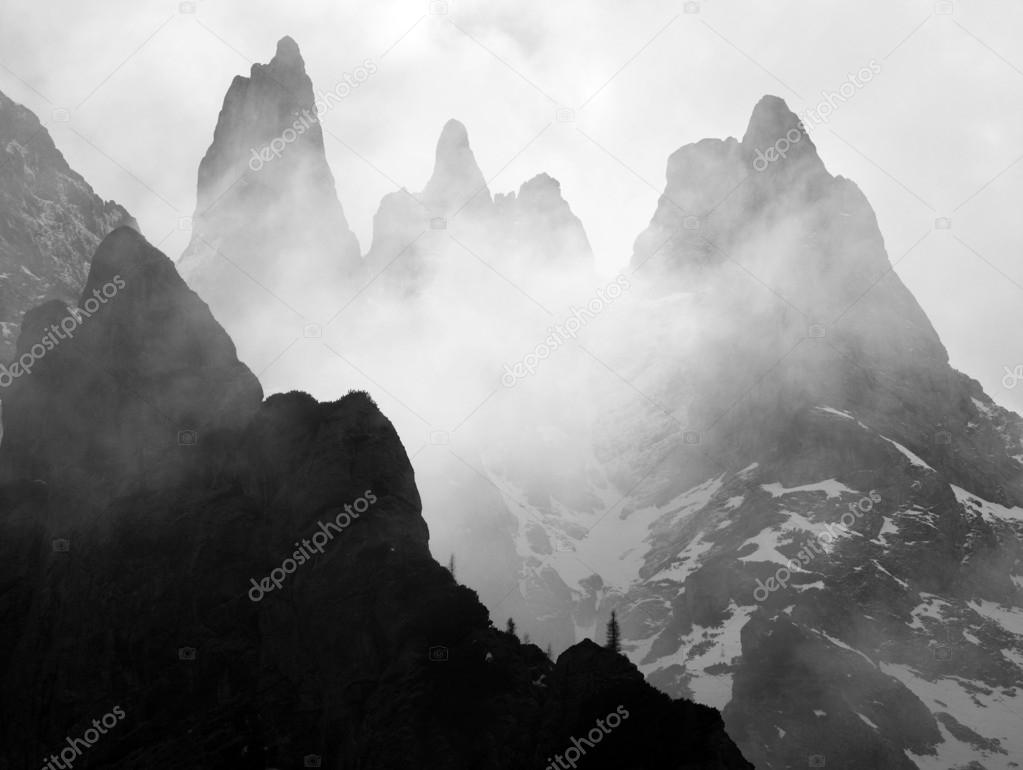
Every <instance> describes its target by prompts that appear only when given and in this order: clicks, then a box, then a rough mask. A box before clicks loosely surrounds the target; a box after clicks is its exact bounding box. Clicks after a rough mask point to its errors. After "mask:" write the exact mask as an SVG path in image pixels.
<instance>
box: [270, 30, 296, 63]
mask: <svg viewBox="0 0 1023 770" xmlns="http://www.w3.org/2000/svg"><path fill="white" fill-rule="evenodd" d="M274 62H279V63H280V64H281V65H284V66H295V65H298V66H299V67H303V68H304V67H305V62H304V61H302V52H301V51H299V50H298V43H296V42H295V40H294V38H291V37H289V36H288V35H285V36H284V37H282V38H281V39H280V40H278V41H277V52H276V53H275V54H274V58H273V59H272V60H271V62H270V63H271V64H273V63H274Z"/></svg>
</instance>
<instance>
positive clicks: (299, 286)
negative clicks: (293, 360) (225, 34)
mask: <svg viewBox="0 0 1023 770" xmlns="http://www.w3.org/2000/svg"><path fill="white" fill-rule="evenodd" d="M330 106H331V105H330V104H329V103H328V102H325V101H324V100H322V99H318V98H317V97H316V96H315V95H314V93H313V86H312V81H311V80H310V79H309V76H308V75H307V74H306V72H305V63H304V62H303V60H302V55H301V53H300V52H299V50H298V46H297V45H296V44H295V41H294V40H292V39H291V38H289V37H285V38H282V39H281V40H280V42H279V43H278V44H277V52H276V54H275V55H274V57H273V59H271V60H270V63H269V64H254V65H252V70H251V73H250V75H249V77H247V78H246V77H241V76H238V77H235V79H234V80H233V81H232V82H231V86H230V88H229V89H228V91H227V95H226V96H225V97H224V105H223V107H222V108H221V111H220V115H219V117H218V119H217V126H216V129H215V130H214V133H213V143H212V144H211V145H210V147H209V149H208V150H207V151H206V155H205V156H204V157H203V159H202V162H201V163H200V164H199V182H198V194H197V198H196V210H195V216H194V218H193V221H192V228H193V229H192V239H191V242H190V243H189V245H188V248H187V249H186V250H185V252H184V254H183V255H182V257H181V260H180V262H179V265H178V266H179V269H180V270H181V273H182V275H183V276H184V277H185V279H186V280H187V281H188V283H189V285H190V286H191V287H192V288H193V289H195V290H196V291H198V292H199V293H200V295H201V296H202V297H203V299H204V300H206V301H207V302H208V303H209V304H210V308H211V309H212V310H213V314H214V316H215V317H216V318H217V320H218V321H220V322H221V323H223V324H224V326H225V328H226V329H227V330H228V332H229V333H231V335H232V336H233V337H234V338H235V339H236V340H237V342H238V345H239V351H240V354H241V358H242V360H243V361H246V362H247V363H249V364H251V365H252V366H254V367H256V368H262V366H263V365H265V364H267V363H268V362H269V360H270V359H272V358H273V357H274V356H276V355H277V354H278V353H279V352H280V350H281V349H283V348H284V346H285V345H286V344H287V342H288V341H290V340H292V339H294V338H295V337H298V336H301V335H302V334H303V329H304V327H305V326H306V325H307V324H310V323H315V324H323V323H325V322H326V321H328V320H329V319H330V317H331V316H332V315H333V314H334V313H335V312H337V310H338V309H339V308H340V307H341V306H342V305H343V303H344V299H345V297H346V296H349V295H350V294H351V293H352V292H353V291H354V290H355V289H357V288H359V287H361V286H362V284H363V283H364V279H363V277H362V271H361V258H360V252H359V245H358V242H357V241H356V238H355V235H354V234H353V233H352V231H351V230H350V229H349V227H348V223H347V221H346V220H345V215H344V212H343V211H342V208H341V204H340V203H339V202H338V199H337V193H336V190H335V188H334V177H333V174H332V173H331V171H330V168H329V167H328V166H327V160H326V155H325V154H324V148H323V130H322V127H321V125H320V122H319V116H320V114H321V113H322V112H323V111H325V110H327V109H329V107H330ZM318 110H319V112H318Z"/></svg>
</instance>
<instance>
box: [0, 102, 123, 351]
mask: <svg viewBox="0 0 1023 770" xmlns="http://www.w3.org/2000/svg"><path fill="white" fill-rule="evenodd" d="M120 225H130V226H132V227H136V225H135V220H134V219H132V217H131V216H130V215H129V214H128V212H127V211H125V210H124V209H123V208H121V207H120V206H118V205H117V204H116V203H114V202H113V201H104V200H103V199H102V198H100V197H99V196H97V195H96V194H95V193H94V192H93V190H92V188H91V187H90V186H89V185H88V183H87V182H86V181H85V180H84V179H82V177H81V176H79V175H78V174H77V173H75V172H74V171H72V170H71V168H69V167H68V164H67V162H66V161H65V160H64V156H63V155H61V154H60V151H59V150H58V149H57V148H56V147H55V146H54V144H53V140H52V139H51V138H50V134H49V132H48V131H47V130H46V129H45V128H44V127H43V125H42V124H41V123H40V122H39V119H38V118H37V117H36V116H35V115H34V114H33V113H32V112H31V111H29V110H27V109H26V108H24V107H22V106H21V105H20V104H17V103H15V102H13V101H11V100H10V99H9V98H7V97H6V96H5V95H4V94H2V93H0V361H6V360H8V359H9V358H10V357H11V355H12V354H13V353H14V343H15V340H16V338H17V333H18V325H19V324H20V323H21V317H22V314H23V313H24V312H25V311H26V310H28V309H29V308H31V307H33V306H35V305H37V304H39V303H40V302H43V301H44V300H48V299H59V300H63V301H65V302H71V301H73V300H74V299H76V298H77V296H78V294H79V293H80V292H81V291H82V286H83V285H84V283H85V277H86V275H87V274H88V271H89V259H90V258H91V257H92V254H93V252H94V251H95V250H96V246H97V245H99V242H100V240H102V239H103V237H104V236H105V235H106V234H107V233H109V232H110V231H111V230H113V229H114V228H115V227H118V226H120Z"/></svg>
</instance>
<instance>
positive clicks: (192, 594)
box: [0, 229, 750, 770]
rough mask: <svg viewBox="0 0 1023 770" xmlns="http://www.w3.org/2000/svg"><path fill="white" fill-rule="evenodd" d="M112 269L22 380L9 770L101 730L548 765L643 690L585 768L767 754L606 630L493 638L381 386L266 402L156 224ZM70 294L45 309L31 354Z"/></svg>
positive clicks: (205, 762) (122, 753)
mask: <svg viewBox="0 0 1023 770" xmlns="http://www.w3.org/2000/svg"><path fill="white" fill-rule="evenodd" d="M122 283H123V286H122V285H120V284H122ZM110 284H113V285H114V286H115V287H117V291H116V292H115V293H114V294H113V296H110V297H106V300H107V301H106V302H105V303H100V307H99V308H96V309H95V312H92V311H89V312H90V313H91V316H90V317H89V318H86V319H83V320H82V322H81V324H80V326H79V327H78V329H77V331H76V332H75V334H74V336H73V337H72V338H71V339H67V340H63V341H60V342H59V344H57V345H55V346H53V347H52V348H51V349H48V350H47V351H45V354H44V355H43V356H42V357H40V358H39V360H38V361H37V362H36V363H35V364H34V365H33V366H32V371H31V372H30V373H29V374H25V375H23V376H22V377H20V378H18V379H17V381H16V382H15V383H14V384H13V385H11V393H10V396H9V398H10V404H9V405H8V417H10V416H11V415H12V414H13V419H11V421H10V425H9V432H8V435H7V436H6V437H5V439H4V443H3V456H2V461H3V464H4V466H5V469H6V480H5V482H4V483H3V484H0V692H2V693H3V697H2V698H0V746H2V750H0V770H21V768H24V767H36V766H38V765H39V764H41V763H45V762H46V761H47V759H46V758H47V757H49V756H50V755H51V754H55V755H58V756H59V755H60V752H61V751H63V750H65V749H67V750H69V751H70V749H69V744H68V739H69V738H70V739H80V738H81V737H82V736H86V739H87V741H88V742H89V743H92V744H93V745H92V746H91V747H89V748H87V749H85V750H84V754H85V755H87V761H88V763H89V765H90V766H97V767H99V766H102V767H108V768H125V770H127V768H138V767H152V768H161V770H175V769H177V768H180V769H181V770H196V768H210V769H211V770H213V769H214V768H265V767H281V768H297V767H302V766H304V765H305V766H309V765H307V764H306V762H305V759H304V758H305V757H307V756H310V755H314V756H319V757H320V758H321V765H320V766H322V767H325V768H337V769H340V768H349V767H360V768H366V769H367V770H376V769H379V770H403V769H405V768H407V769H408V770H413V768H416V769H419V768H437V769H438V770H441V769H443V770H449V769H450V770H461V769H463V768H464V769H466V770H468V769H469V768H473V769H474V770H475V769H490V768H494V769H495V770H496V769H501V770H513V769H514V770H520V769H521V768H524V767H535V768H538V769H539V768H542V767H546V766H547V765H548V764H549V762H550V760H549V759H548V758H547V757H548V756H552V755H554V754H565V753H566V752H567V750H568V749H569V748H570V747H571V746H572V745H573V744H572V742H571V741H572V738H573V737H585V736H583V735H582V733H581V731H583V730H589V729H591V728H593V727H596V721H595V720H596V719H597V718H599V717H603V716H605V715H606V714H605V713H604V711H603V710H604V709H605V708H607V709H609V710H614V709H616V708H618V707H619V706H621V707H622V708H623V709H624V710H627V711H629V713H630V715H631V716H629V717H628V719H626V720H625V721H624V722H623V723H622V724H621V725H619V726H617V727H614V728H612V729H610V730H609V733H608V735H607V736H606V737H604V738H601V741H605V740H606V744H605V743H601V741H596V742H595V744H594V746H593V747H592V748H589V749H587V758H586V762H585V763H580V764H579V766H580V767H593V768H603V767H621V766H623V765H622V762H623V760H624V759H625V758H628V765H627V766H629V767H636V768H650V770H653V769H654V768H658V769H659V768H665V767H679V766H682V767H690V766H691V767H713V768H743V769H745V768H748V767H750V766H749V765H748V764H747V763H746V762H744V761H743V760H742V758H741V756H740V755H739V754H738V751H737V750H736V748H735V747H734V745H733V744H732V743H731V742H730V741H729V740H728V738H727V736H726V735H725V734H724V731H723V728H722V723H721V719H720V716H719V715H718V714H717V713H716V712H714V711H712V710H710V709H704V708H702V707H696V706H693V705H692V704H690V703H682V702H671V701H670V699H669V698H667V697H666V696H664V695H660V694H658V693H656V692H655V691H654V690H653V689H652V688H650V687H649V686H647V685H645V684H644V683H643V681H642V677H641V676H640V675H639V674H638V672H636V670H635V669H634V668H633V667H632V666H631V664H629V663H628V662H627V661H625V659H624V658H620V657H619V656H617V655H615V654H613V653H611V652H609V651H607V650H602V649H600V648H597V647H596V646H595V645H593V644H587V645H583V646H581V647H580V648H578V649H576V650H572V651H570V652H569V653H566V655H563V656H562V660H561V661H560V662H559V663H558V665H557V666H555V665H554V664H553V663H552V662H551V661H549V660H548V659H547V657H546V656H545V655H544V654H543V653H542V652H541V651H540V650H539V649H538V648H537V647H535V646H532V645H524V644H522V643H521V642H519V640H518V639H516V638H514V637H512V636H511V635H509V634H505V633H501V632H498V631H496V630H495V629H494V628H493V627H492V626H491V624H490V621H489V619H488V617H487V613H486V610H485V609H484V607H483V606H482V605H481V604H480V603H479V601H478V599H477V597H476V595H475V593H474V592H472V591H470V590H469V589H467V588H465V587H462V586H458V585H457V584H456V583H455V582H454V579H453V578H452V576H451V575H450V573H449V572H448V571H447V570H446V569H444V568H442V567H441V566H440V565H438V564H437V563H436V562H435V561H434V560H433V558H432V557H431V556H430V553H429V549H428V532H427V528H426V524H425V523H424V521H423V519H422V517H421V505H420V499H419V494H418V491H417V489H416V485H415V479H414V476H413V471H412V467H411V465H410V463H409V460H408V457H407V455H406V453H405V450H404V448H403V447H402V445H401V443H400V441H399V440H398V437H397V434H396V433H395V431H394V428H393V426H392V425H391V423H390V422H389V421H388V420H387V419H386V418H385V417H384V416H383V415H382V414H381V413H380V411H379V409H378V408H377V407H376V405H375V404H374V403H373V401H372V400H371V399H370V398H369V396H368V395H366V394H364V393H349V394H348V395H346V396H345V397H344V398H341V399H340V400H338V401H335V402H331V403H318V402H317V401H315V400H314V399H313V398H312V397H310V396H308V395H306V394H304V393H294V392H293V393H288V394H283V395H274V396H272V397H270V398H269V399H267V400H266V401H265V402H263V403H262V404H260V391H259V386H258V384H257V383H256V380H255V378H254V377H253V376H252V374H251V373H250V372H249V371H248V370H247V369H246V368H245V367H244V366H243V365H241V364H239V363H238V362H237V360H236V358H235V356H234V350H233V346H232V345H231V342H230V340H229V338H228V337H227V335H226V334H225V333H224V332H223V330H222V329H221V328H220V327H219V326H218V325H217V323H216V322H215V321H214V320H213V318H212V317H211V315H210V313H209V310H208V309H207V308H206V306H205V305H204V304H203V303H202V302H201V301H200V300H199V299H198V298H197V297H196V296H195V294H193V293H192V292H191V291H190V290H189V289H188V288H187V287H185V286H184V284H183V282H182V281H181V279H180V278H179V277H178V276H177V273H176V272H175V270H174V267H173V265H172V264H171V263H170V261H169V260H167V258H166V257H164V256H163V255H162V254H160V253H159V252H157V251H156V250H155V249H153V248H152V247H151V246H149V245H148V244H147V243H146V242H145V241H144V240H143V239H142V238H141V237H140V236H138V235H137V234H135V233H134V232H131V231H128V230H124V229H122V230H117V231H115V232H114V233H112V234H111V235H110V236H109V237H108V238H107V239H106V240H105V241H104V242H103V244H102V245H101V247H100V249H99V251H98V252H97V254H96V257H95V258H94V260H93V265H92V271H91V273H90V277H89V280H88V282H87V287H86V289H87V292H88V293H89V294H93V291H94V290H95V291H98V292H99V296H105V295H104V289H105V288H106V287H107V286H108V285H110ZM95 297H96V295H93V298H94V299H95ZM97 302H98V300H97ZM82 304H83V307H84V308H85V309H86V310H88V308H89V307H90V305H91V303H88V302H87V299H86V298H85V297H83V303H82ZM67 312H69V311H68V310H67V308H66V307H65V306H63V305H62V304H61V303H50V304H48V305H45V306H43V307H41V308H38V309H37V310H35V311H33V312H32V313H31V314H29V317H28V322H27V323H26V327H25V335H29V336H27V337H26V339H25V340H24V341H23V342H22V343H21V348H22V349H23V350H28V351H31V350H32V345H33V344H34V342H33V340H35V339H41V338H42V335H43V334H45V333H46V331H47V330H50V331H52V329H50V325H51V324H59V323H60V320H61V319H62V318H63V317H65V314H66V313H67ZM184 426H188V428H189V429H193V430H195V431H196V435H195V443H194V444H193V443H191V442H186V443H185V444H184V445H179V444H178V441H177V439H178V435H177V431H178V430H179V429H181V428H182V427H184ZM289 564H290V568H289ZM612 704H613V705H612ZM117 714H121V717H120V718H119V719H118V720H117V721H116V725H115V726H114V727H112V728H110V729H109V730H107V731H105V732H104V734H103V735H102V736H100V737H99V738H98V739H97V740H92V738H88V733H86V731H87V730H89V729H90V728H92V726H93V720H102V718H103V717H104V715H110V716H111V717H113V716H116V715H117ZM591 720H592V723H591ZM101 724H102V722H101ZM93 737H95V736H93ZM597 744H599V745H597ZM80 745H81V744H80V743H79V746H80ZM680 751H681V752H682V753H683V754H682V756H679V754H678V752H680Z"/></svg>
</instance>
